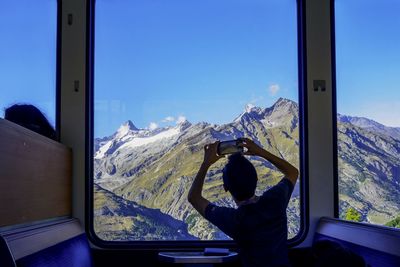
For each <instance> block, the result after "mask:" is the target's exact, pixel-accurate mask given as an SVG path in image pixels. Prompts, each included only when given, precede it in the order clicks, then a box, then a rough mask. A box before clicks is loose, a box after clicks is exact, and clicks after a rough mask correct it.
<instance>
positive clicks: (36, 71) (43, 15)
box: [0, 0, 57, 125]
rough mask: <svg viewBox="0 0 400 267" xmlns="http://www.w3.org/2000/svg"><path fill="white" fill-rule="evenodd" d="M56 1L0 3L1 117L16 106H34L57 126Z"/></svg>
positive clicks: (4, 0)
mask: <svg viewBox="0 0 400 267" xmlns="http://www.w3.org/2000/svg"><path fill="white" fill-rule="evenodd" d="M56 21H57V3H56V1H55V0H41V1H34V0H18V1H6V0H1V1H0V36H1V37H0V81H1V82H0V95H1V96H0V116H1V117H3V114H4V113H3V110H4V108H6V107H8V106H10V105H12V104H16V103H33V104H35V105H36V106H38V107H39V108H40V109H41V110H43V111H44V113H46V116H47V117H48V119H49V120H50V121H51V123H52V124H53V125H54V121H55V119H54V118H55V85H56V76H55V74H56V72H55V69H56V28H57V24H56Z"/></svg>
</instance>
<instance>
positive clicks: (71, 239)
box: [0, 219, 93, 267]
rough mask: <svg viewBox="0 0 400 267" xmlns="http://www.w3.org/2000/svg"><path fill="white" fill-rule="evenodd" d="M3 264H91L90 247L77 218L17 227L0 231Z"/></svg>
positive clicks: (28, 266) (31, 266) (74, 266)
mask: <svg viewBox="0 0 400 267" xmlns="http://www.w3.org/2000/svg"><path fill="white" fill-rule="evenodd" d="M0 259H1V262H0V263H1V264H0V265H1V266H2V267H60V266H68V267H92V266H93V263H92V262H93V261H92V256H91V250H90V247H89V243H88V241H87V237H86V234H85V233H84V231H83V230H82V227H81V226H80V224H79V222H78V220H76V219H63V220H58V221H55V222H51V223H45V224H39V225H34V226H26V227H18V228H15V229H11V230H8V231H4V232H1V234H0Z"/></svg>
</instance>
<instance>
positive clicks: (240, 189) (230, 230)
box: [188, 138, 299, 267]
mask: <svg viewBox="0 0 400 267" xmlns="http://www.w3.org/2000/svg"><path fill="white" fill-rule="evenodd" d="M238 140H239V142H238V146H241V147H243V148H245V150H244V151H245V152H243V153H235V154H232V155H231V156H229V159H228V163H227V164H226V165H225V167H224V169H223V182H224V189H225V190H226V191H228V192H229V193H230V194H231V196H232V198H233V200H234V201H235V203H236V204H237V208H236V209H235V208H229V207H219V206H216V205H215V204H213V203H210V202H209V201H208V200H207V199H205V198H204V197H203V196H202V190H203V184H204V179H205V176H206V174H207V171H208V169H209V168H210V166H211V165H212V164H214V163H215V162H217V161H218V160H219V159H220V158H222V157H223V156H222V155H219V154H218V153H217V151H218V145H219V141H217V142H215V143H212V144H208V145H206V146H204V160H203V163H202V164H201V166H200V169H199V171H198V173H197V175H196V177H195V179H194V181H193V184H192V186H191V188H190V191H189V194H188V201H189V202H190V203H191V204H192V205H193V207H194V208H195V209H196V210H197V211H198V212H199V213H200V214H201V215H202V216H203V217H204V218H206V219H207V220H208V221H210V222H211V223H212V224H214V225H215V226H217V227H218V228H219V229H220V230H221V231H223V232H224V233H225V234H227V235H228V236H230V237H231V238H232V239H233V240H234V241H236V243H237V244H238V247H239V254H240V256H241V260H242V263H243V266H245V267H247V266H252V267H253V266H263V267H269V266H274V267H275V266H290V264H289V259H288V248H287V217H286V208H287V206H288V203H289V199H290V196H291V194H292V192H293V188H294V185H295V184H296V181H297V177H298V174H299V172H298V170H297V168H295V167H294V166H293V165H291V164H290V163H288V162H287V161H285V160H283V159H281V158H279V157H276V156H275V155H273V154H271V153H270V152H268V151H266V150H264V149H263V148H262V147H260V146H258V145H257V144H256V143H254V142H253V141H252V140H250V139H248V138H241V139H238ZM244 155H251V156H259V157H262V158H264V159H265V160H268V161H269V162H271V163H272V164H273V165H275V166H276V167H277V168H278V169H279V170H280V171H281V172H282V173H283V174H284V178H283V179H282V180H281V181H280V182H279V183H278V184H276V185H275V186H273V187H272V188H270V189H269V190H267V191H265V192H264V193H263V194H262V195H261V196H256V195H255V190H256V186H257V172H256V169H255V168H254V166H253V164H252V163H251V162H250V161H249V160H248V159H246V158H245V157H244Z"/></svg>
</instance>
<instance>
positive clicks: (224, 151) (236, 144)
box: [217, 139, 244, 156]
mask: <svg viewBox="0 0 400 267" xmlns="http://www.w3.org/2000/svg"><path fill="white" fill-rule="evenodd" d="M243 151H244V149H243V146H241V141H240V140H239V139H237V140H229V141H222V142H219V144H218V148H217V154H218V155H219V156H223V155H228V154H234V153H238V152H240V153H243Z"/></svg>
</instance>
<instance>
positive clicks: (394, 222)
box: [385, 216, 400, 228]
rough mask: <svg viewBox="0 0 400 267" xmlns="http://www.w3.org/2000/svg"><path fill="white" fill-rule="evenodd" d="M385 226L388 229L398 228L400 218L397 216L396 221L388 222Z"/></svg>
mask: <svg viewBox="0 0 400 267" xmlns="http://www.w3.org/2000/svg"><path fill="white" fill-rule="evenodd" d="M385 225H386V226H389V227H395V228H400V216H397V218H396V219H393V220H391V221H388V222H387V223H386V224H385Z"/></svg>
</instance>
